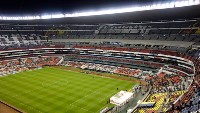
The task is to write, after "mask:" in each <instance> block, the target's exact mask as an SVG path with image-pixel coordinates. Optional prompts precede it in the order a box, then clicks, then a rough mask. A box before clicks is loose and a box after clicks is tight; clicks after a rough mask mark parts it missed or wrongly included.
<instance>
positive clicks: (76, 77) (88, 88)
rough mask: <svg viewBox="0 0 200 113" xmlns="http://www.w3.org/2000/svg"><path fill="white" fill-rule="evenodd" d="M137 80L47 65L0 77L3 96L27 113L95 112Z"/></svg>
mask: <svg viewBox="0 0 200 113" xmlns="http://www.w3.org/2000/svg"><path fill="white" fill-rule="evenodd" d="M133 85H134V83H132V82H129V81H123V80H118V79H114V78H104V77H100V76H97V75H92V74H85V73H79V72H72V71H67V70H63V69H58V68H52V67H45V68H43V69H40V70H34V71H26V72H21V73H17V74H15V75H10V76H6V77H1V78H0V92H3V93H1V94H0V99H1V100H4V101H5V102H8V103H10V104H11V105H13V106H16V107H18V108H20V109H22V110H24V111H26V112H28V113H35V112H41V113H42V112H44V113H55V112H56V113H64V112H66V111H67V112H70V113H72V112H73V113H79V112H80V113H90V112H92V113H95V112H99V111H100V110H101V109H102V108H103V107H105V106H107V104H106V101H107V100H108V99H109V98H110V97H111V96H112V95H114V94H115V93H117V92H118V91H117V90H116V89H117V88H119V90H128V89H130V88H131V87H132V86H133Z"/></svg>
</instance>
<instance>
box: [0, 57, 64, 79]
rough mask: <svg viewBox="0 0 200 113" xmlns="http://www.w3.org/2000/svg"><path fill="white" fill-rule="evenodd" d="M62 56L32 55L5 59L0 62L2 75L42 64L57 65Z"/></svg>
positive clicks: (0, 74)
mask: <svg viewBox="0 0 200 113" xmlns="http://www.w3.org/2000/svg"><path fill="white" fill-rule="evenodd" d="M60 59H61V58H60V57H50V56H46V57H30V58H19V59H12V60H5V61H1V62H0V71H1V73H0V76H6V75H8V74H15V73H18V72H21V71H25V70H30V69H34V68H39V67H42V66H46V65H49V66H52V65H56V64H57V63H58V62H59V61H60Z"/></svg>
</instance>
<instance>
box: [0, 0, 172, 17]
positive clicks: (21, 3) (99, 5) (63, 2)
mask: <svg viewBox="0 0 200 113" xmlns="http://www.w3.org/2000/svg"><path fill="white" fill-rule="evenodd" d="M158 1H171V0H1V3H0V15H18V14H21V15H23V14H24V15H27V14H43V13H44V14H45V13H49V12H55V13H66V12H67V13H73V12H78V11H89V10H101V9H104V8H115V7H124V6H129V5H134V4H149V3H154V2H158Z"/></svg>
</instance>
